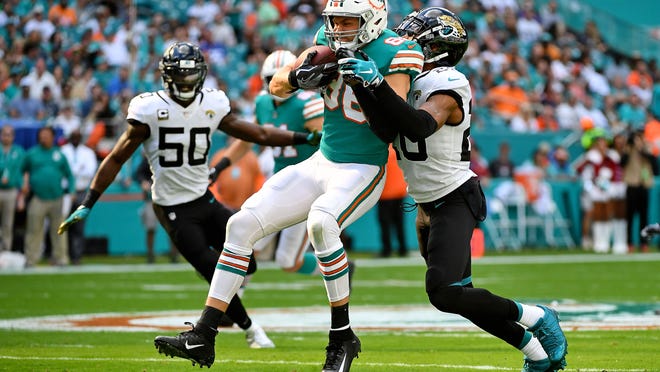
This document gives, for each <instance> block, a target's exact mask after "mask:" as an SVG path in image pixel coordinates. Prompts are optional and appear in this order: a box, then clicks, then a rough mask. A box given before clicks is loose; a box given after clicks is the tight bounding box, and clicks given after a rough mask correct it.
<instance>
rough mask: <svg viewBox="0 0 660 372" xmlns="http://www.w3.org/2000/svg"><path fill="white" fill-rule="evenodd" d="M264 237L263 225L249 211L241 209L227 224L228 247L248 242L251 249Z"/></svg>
mask: <svg viewBox="0 0 660 372" xmlns="http://www.w3.org/2000/svg"><path fill="white" fill-rule="evenodd" d="M263 237H264V232H263V229H262V227H261V223H260V222H259V220H258V219H257V217H256V216H255V215H254V214H253V213H252V212H250V210H249V209H241V210H240V211H238V212H236V214H234V215H233V216H231V217H230V218H229V221H228V222H227V239H226V243H227V244H228V245H236V242H243V241H246V240H247V241H248V242H249V245H250V248H251V247H253V246H254V243H255V242H256V241H257V240H259V239H261V238H263Z"/></svg>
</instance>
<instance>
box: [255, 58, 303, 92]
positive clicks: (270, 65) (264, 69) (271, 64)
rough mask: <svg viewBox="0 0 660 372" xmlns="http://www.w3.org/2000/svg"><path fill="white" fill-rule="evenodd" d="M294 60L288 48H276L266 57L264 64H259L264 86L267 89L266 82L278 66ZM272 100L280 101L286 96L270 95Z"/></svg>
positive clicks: (271, 77)
mask: <svg viewBox="0 0 660 372" xmlns="http://www.w3.org/2000/svg"><path fill="white" fill-rule="evenodd" d="M295 60H296V56H295V55H294V54H293V53H291V52H290V51H288V50H276V51H274V52H272V53H271V54H269V55H268V57H266V59H265V60H264V64H263V65H262V66H261V80H262V81H263V83H264V88H265V89H266V91H268V84H270V81H271V80H272V79H273V76H274V75H275V73H276V72H277V70H279V69H280V68H282V67H284V66H286V65H288V64H289V63H291V62H293V61H295ZM270 96H271V97H273V99H274V100H276V101H278V102H282V101H284V100H286V98H281V97H278V96H274V95H272V94H271V95H270Z"/></svg>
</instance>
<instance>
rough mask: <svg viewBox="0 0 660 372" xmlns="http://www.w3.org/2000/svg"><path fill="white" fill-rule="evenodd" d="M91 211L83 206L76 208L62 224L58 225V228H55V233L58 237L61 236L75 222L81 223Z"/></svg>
mask: <svg viewBox="0 0 660 372" xmlns="http://www.w3.org/2000/svg"><path fill="white" fill-rule="evenodd" d="M90 211H91V209H90V208H87V207H85V206H84V205H81V206H80V207H78V208H77V209H76V210H75V211H73V213H71V215H70V216H69V217H67V219H66V220H64V222H62V223H61V224H60V226H59V227H58V228H57V233H58V234H59V235H62V234H63V233H64V232H65V231H67V230H68V229H69V226H71V225H73V224H74V223H76V222H79V221H82V220H84V219H85V218H87V216H88V215H89V212H90Z"/></svg>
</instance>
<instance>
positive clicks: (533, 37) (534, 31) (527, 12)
mask: <svg viewBox="0 0 660 372" xmlns="http://www.w3.org/2000/svg"><path fill="white" fill-rule="evenodd" d="M516 32H517V33H518V38H519V39H520V42H521V43H522V44H523V46H525V47H527V46H529V45H531V44H533V43H534V42H535V41H537V40H538V39H539V38H540V36H541V34H542V33H543V26H542V25H541V23H540V22H539V21H538V20H537V16H536V12H535V11H534V4H533V3H530V2H525V3H524V5H523V10H522V17H519V18H518V21H517V22H516Z"/></svg>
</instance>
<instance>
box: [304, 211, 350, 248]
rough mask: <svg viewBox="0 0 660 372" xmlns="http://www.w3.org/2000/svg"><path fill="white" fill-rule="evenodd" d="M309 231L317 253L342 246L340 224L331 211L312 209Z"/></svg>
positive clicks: (308, 220)
mask: <svg viewBox="0 0 660 372" xmlns="http://www.w3.org/2000/svg"><path fill="white" fill-rule="evenodd" d="M307 232H308V233H309V238H310V239H311V241H312V245H313V246H314V250H315V252H316V254H317V255H321V256H322V255H323V254H324V253H326V252H332V251H335V250H337V249H339V248H341V246H342V244H341V240H340V239H339V233H340V232H341V231H340V230H339V225H338V224H337V220H335V218H334V216H332V215H331V214H330V213H327V212H324V211H320V210H312V211H311V212H310V213H309V215H308V217H307Z"/></svg>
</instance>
